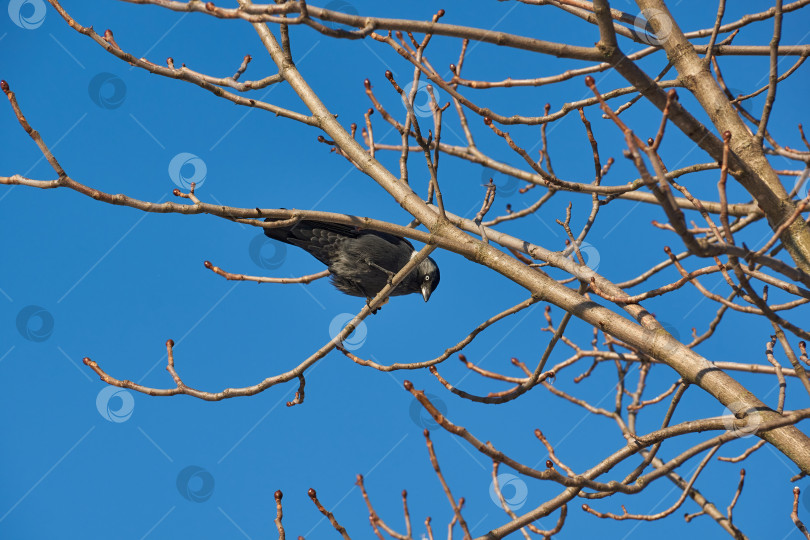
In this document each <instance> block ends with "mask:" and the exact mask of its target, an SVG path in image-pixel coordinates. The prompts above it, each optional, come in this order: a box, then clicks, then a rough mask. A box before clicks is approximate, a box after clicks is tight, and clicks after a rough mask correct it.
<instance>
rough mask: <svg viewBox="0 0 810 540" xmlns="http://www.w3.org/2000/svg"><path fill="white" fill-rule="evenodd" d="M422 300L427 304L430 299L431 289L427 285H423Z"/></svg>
mask: <svg viewBox="0 0 810 540" xmlns="http://www.w3.org/2000/svg"><path fill="white" fill-rule="evenodd" d="M422 298H424V299H425V302H427V301H428V299H429V298H430V287H428V284H427V283H424V284H422Z"/></svg>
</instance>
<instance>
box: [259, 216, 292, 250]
mask: <svg viewBox="0 0 810 540" xmlns="http://www.w3.org/2000/svg"><path fill="white" fill-rule="evenodd" d="M264 221H265V222H272V221H284V220H281V219H276V218H267V219H265V220H264ZM295 225H297V223H296V224H293V225H287V226H285V227H265V229H264V234H265V236H267V237H268V238H272V239H273V240H278V241H279V242H284V243H285V244H289V243H290V239H291V238H292V235H291V232H292V229H293V227H295Z"/></svg>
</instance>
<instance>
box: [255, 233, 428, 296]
mask: <svg viewBox="0 0 810 540" xmlns="http://www.w3.org/2000/svg"><path fill="white" fill-rule="evenodd" d="M265 221H278V220H275V219H272V218H267V219H266V220H265ZM264 234H265V235H267V236H268V237H270V238H272V239H274V240H278V241H280V242H284V243H286V244H290V245H293V246H298V247H300V248H302V249H304V250H306V251H307V252H308V253H309V254H310V255H312V256H313V257H315V258H316V259H318V260H319V261H321V262H322V263H323V264H325V265H326V266H328V267H329V272H330V273H331V276H332V284H333V285H334V286H335V287H336V288H337V289H338V290H339V291H341V292H344V293H346V294H348V295H351V296H361V297H365V298H367V299H371V298H373V297H374V296H376V295H377V293H379V292H380V291H381V290H382V288H383V287H385V286H386V285H387V284H388V280H389V279H390V278H392V277H393V276H394V274H395V273H396V272H398V271H399V270H401V269H402V267H403V266H405V265H406V264H407V263H408V261H410V260H411V257H413V256H414V255H415V254H416V251H415V250H414V247H413V245H412V244H411V243H410V242H409V241H408V240H406V239H404V238H400V237H399V236H394V235H393V234H387V233H382V232H377V231H369V230H362V229H359V228H357V227H352V226H349V225H338V224H336V223H328V222H325V221H314V220H309V219H305V220H301V221H299V222H298V223H296V224H295V225H292V226H288V227H274V228H266V229H264ZM438 285H439V267H438V266H437V265H436V262H435V261H434V260H433V259H431V258H430V257H428V258H427V259H425V260H424V261H422V262H421V263H420V264H419V266H417V267H416V269H415V270H414V271H413V272H411V273H410V274H409V275H408V276H406V277H405V279H403V280H402V282H401V283H400V284H399V285H398V286H397V288H396V289H394V291H393V292H392V293H391V296H400V295H403V294H411V293H420V294H421V295H422V297H423V298H424V299H425V302H427V301H428V299H429V298H430V295H431V294H432V293H433V291H434V290H436V287H437V286H438Z"/></svg>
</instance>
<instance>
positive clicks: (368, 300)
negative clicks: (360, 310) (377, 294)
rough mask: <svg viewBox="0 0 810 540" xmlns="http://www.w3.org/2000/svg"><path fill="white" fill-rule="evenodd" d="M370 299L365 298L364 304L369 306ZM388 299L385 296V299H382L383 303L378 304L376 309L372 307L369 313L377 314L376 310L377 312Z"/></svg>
mask: <svg viewBox="0 0 810 540" xmlns="http://www.w3.org/2000/svg"><path fill="white" fill-rule="evenodd" d="M371 300H372V299H371V298H366V306H368V307H371ZM388 300H389V299H388V298H386V299H385V300H383V303H382V304H380V305H379V306H377V308H376V309H372V310H371V314H372V315H376V314H377V312H378V311H380V310H381V309H382V307H383V306H384V305H385V304H387V303H388Z"/></svg>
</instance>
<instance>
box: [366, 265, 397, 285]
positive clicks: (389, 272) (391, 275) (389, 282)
mask: <svg viewBox="0 0 810 540" xmlns="http://www.w3.org/2000/svg"><path fill="white" fill-rule="evenodd" d="M365 262H366V264H368V265H369V266H370V267H372V268H376V269H377V270H379V271H380V272H382V273H384V274H387V275H388V284H389V285H390V284H391V283H392V282H393V281H394V276H395V275H396V274H395V273H394V272H392V271H391V270H386V269H385V268H383V267H382V266H380V265H379V264H377V263H373V262H371V261H370V260H368V259H366V261H365Z"/></svg>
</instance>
